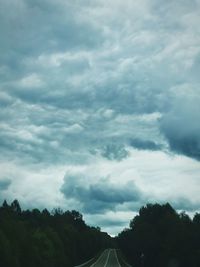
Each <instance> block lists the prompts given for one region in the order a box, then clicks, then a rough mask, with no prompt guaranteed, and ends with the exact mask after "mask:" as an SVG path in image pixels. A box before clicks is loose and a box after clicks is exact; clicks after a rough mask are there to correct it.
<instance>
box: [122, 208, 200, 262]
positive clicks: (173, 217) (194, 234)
mask: <svg viewBox="0 0 200 267" xmlns="http://www.w3.org/2000/svg"><path fill="white" fill-rule="evenodd" d="M117 242H118V245H119V247H120V248H121V250H122V251H123V253H124V254H125V255H126V256H127V259H129V262H130V263H132V266H134V267H199V266H200V214H196V215H195V216H194V217H193V219H191V218H190V217H189V216H188V215H187V214H186V213H184V212H183V213H180V214H178V213H177V212H176V211H175V210H174V209H173V208H172V207H171V206H170V205H169V204H165V205H159V204H154V205H153V204H148V205H146V206H144V207H142V208H141V209H140V211H139V215H138V216H136V217H135V218H134V219H133V220H132V221H131V222H130V228H129V229H125V230H124V231H123V232H122V233H120V234H119V235H118V237H117Z"/></svg>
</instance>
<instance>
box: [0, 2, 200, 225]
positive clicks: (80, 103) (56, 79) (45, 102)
mask: <svg viewBox="0 0 200 267" xmlns="http://www.w3.org/2000/svg"><path fill="white" fill-rule="evenodd" d="M199 10H200V2H199V1H198V0H191V1H190V2H188V1H186V0H183V1H176V2H174V1H171V0H170V1H167V2H164V3H162V4H161V3H160V1H158V0H151V1H150V0H136V1H131V0H128V1H122V0H111V1H106V0H94V1H90V0H86V1H84V2H83V1H80V0H73V1H72V0H68V1H64V0H58V1H53V0H48V1H47V0H44V1H38V0H37V1H36V0H34V1H32V0H11V1H9V3H8V2H6V1H2V2H1V3H0V31H1V43H0V62H1V63H0V108H1V112H0V149H1V153H0V163H1V165H0V166H1V176H0V188H1V189H0V190H1V191H2V196H3V197H6V198H8V199H11V198H12V197H18V198H20V199H21V201H22V202H23V203H24V205H25V206H32V202H34V198H35V199H37V203H38V205H40V206H41V207H42V206H44V205H45V204H46V203H48V202H46V199H50V200H49V202H50V203H51V204H49V206H50V207H52V206H54V205H60V206H62V207H63V208H65V207H68V205H72V206H73V203H74V205H75V204H77V203H82V204H81V205H82V206H81V209H82V211H83V212H85V213H86V214H87V216H88V218H90V219H89V220H91V221H92V220H94V221H95V218H99V220H101V221H102V218H100V217H98V216H97V215H94V216H93V219H91V218H92V217H90V215H89V213H90V212H91V214H93V213H95V212H97V213H99V212H100V213H102V212H105V213H108V212H109V210H110V209H114V210H115V211H116V213H117V212H121V211H119V210H120V209H121V208H122V207H123V208H125V207H126V209H127V211H126V212H130V211H132V210H133V211H134V212H135V210H136V209H137V207H138V205H139V204H138V203H140V204H142V203H143V202H144V201H146V200H152V201H154V200H156V201H159V200H160V201H162V200H163V201H164V200H165V198H164V197H161V194H160V193H159V192H163V191H162V185H163V184H164V185H165V183H167V182H166V181H168V178H167V175H171V176H172V177H173V180H170V186H169V187H168V189H167V190H168V192H166V200H167V199H168V198H169V196H170V190H171V189H170V188H174V187H173V186H174V184H176V183H177V181H178V180H179V179H180V180H181V178H180V177H181V176H182V177H184V178H182V179H183V180H184V184H185V185H186V186H187V185H188V186H187V187H189V188H190V186H191V188H190V190H189V192H190V194H189V195H187V194H186V192H182V194H181V193H180V194H178V196H177V197H176V196H175V195H174V196H173V199H172V200H173V202H174V203H175V205H177V207H179V208H180V209H181V206H182V207H186V206H187V207H188V209H189V206H190V207H195V205H197V203H198V201H199V200H198V199H197V198H195V200H191V201H189V198H190V197H192V196H193V194H192V192H194V190H195V189H194V188H195V186H194V184H196V186H199V184H198V181H197V179H196V177H197V172H198V170H199V169H198V167H197V166H199V160H200V126H199V125H200V124H199V119H200V117H199V114H200V108H199V107H200V91H199V84H200V80H199V70H200V37H199V36H200V35H199V22H200V18H199ZM141 155H143V157H144V158H141V163H139V162H138V161H137V159H138V158H140V157H141ZM158 155H159V156H160V158H159V159H157V157H158ZM154 157H155V158H156V160H157V161H158V162H159V163H160V165H161V166H162V169H160V168H158V167H156V165H154V166H155V168H154V169H153V171H149V165H148V164H147V162H156V160H154ZM171 157H174V158H175V159H176V160H175V161H176V166H175V167H174V165H173V164H172V161H171ZM144 159H145V160H146V163H145V162H144ZM130 162H131V164H130ZM140 164H141V165H140ZM149 164H150V163H149ZM171 164H172V167H171ZM196 164H197V165H196ZM5 166H6V168H5ZM91 166H101V167H102V169H103V171H102V172H101V171H100V170H99V169H98V168H99V167H98V168H97V169H98V172H100V173H97V172H95V171H91V173H92V176H93V177H94V178H93V181H92V182H91V181H90V182H88V180H87V175H86V173H85V171H83V172H82V171H80V169H81V168H89V169H90V170H91ZM113 166H115V167H113ZM117 166H121V167H120V168H121V169H120V173H116V175H115V176H113V175H112V173H113V172H115V169H116V168H117ZM131 166H132V167H131ZM140 166H142V168H141V167H140ZM2 168H3V169H2ZM156 168H157V169H158V170H157V172H156V171H155V170H156ZM168 168H170V169H172V170H173V171H172V173H170V174H169V172H168ZM53 169H54V171H52V170H53ZM108 169H109V170H110V171H108ZM71 170H73V171H71ZM111 170H112V171H111ZM147 170H148V175H147ZM183 170H184V171H183ZM15 172H16V173H17V174H18V177H16V174H15ZM71 172H72V174H73V175H75V176H73V175H72V176H70V175H71ZM127 172H128V173H129V172H130V173H131V175H130V177H129V179H127V178H126V175H128V176H129V174H127ZM185 172H186V173H187V175H186V174H185ZM52 173H53V174H54V177H53V176H52ZM121 173H124V175H123V178H121V179H125V180H123V181H125V182H123V181H120V180H118V178H117V176H119V177H122V176H121ZM188 173H190V181H191V182H190V181H189V178H188V177H189V175H188ZM68 174H70V175H68ZM100 174H101V175H100ZM175 174H176V175H175ZM26 175H27V176H30V178H25V177H26ZM5 177H9V179H8V180H7V178H5ZM48 177H49V178H48ZM63 177H65V178H63ZM90 177H91V175H90ZM103 177H104V178H103ZM106 177H107V178H106ZM108 177H109V178H108ZM138 177H140V179H139V178H138ZM26 179H28V181H29V183H28V182H26ZM158 180H159V182H158ZM22 181H23V182H25V184H26V186H27V187H28V188H30V189H31V190H32V191H33V193H31V196H27V194H26V192H25V191H26V190H25V189H24V187H23V186H22ZM148 181H150V182H151V183H152V186H154V187H156V188H157V189H156V190H153V193H152V194H150V191H149V190H148V189H147V188H148ZM45 183H46V184H47V185H46V187H45V186H44V184H45ZM190 183H191V184H192V185H191V184H190ZM30 184H31V186H30ZM41 185H43V187H42V188H43V189H42V188H41ZM55 185H56V186H55ZM37 186H40V190H41V193H40V192H38V189H37ZM54 186H55V188H56V189H55V192H53V188H54ZM60 188H62V190H61V191H62V193H61V192H60ZM70 188H71V190H70ZM147 191H148V192H147ZM180 192H181V190H180ZM44 196H45V197H44ZM50 196H52V197H50ZM90 199H92V200H93V201H91V202H90V201H89V200H90ZM181 199H182V200H181ZM183 199H186V200H188V203H190V204H189V205H186V206H185V205H184V203H183V202H184V201H183ZM176 203H178V204H176ZM180 203H182V204H180ZM179 204H180V205H179ZM77 207H78V204H77ZM95 216H97V217H95ZM112 216H113V215H112ZM126 218H127V217H126ZM118 219H119V218H118ZM112 220H113V217H112V218H111V221H112ZM119 223H121V222H120V220H119ZM106 227H107V226H106ZM106 229H107V228H106ZM116 229H117V228H116Z"/></svg>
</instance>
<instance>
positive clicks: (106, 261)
mask: <svg viewBox="0 0 200 267" xmlns="http://www.w3.org/2000/svg"><path fill="white" fill-rule="evenodd" d="M110 252H111V249H110V250H109V252H108V256H107V259H106V263H105V265H104V267H106V265H107V264H108V259H109V257H110Z"/></svg>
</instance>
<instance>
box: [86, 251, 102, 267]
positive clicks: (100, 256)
mask: <svg viewBox="0 0 200 267" xmlns="http://www.w3.org/2000/svg"><path fill="white" fill-rule="evenodd" d="M105 252H106V250H104V252H102V254H101V256H100V257H99V258H98V259H97V260H96V261H95V262H94V263H93V264H92V265H91V266H90V267H93V266H94V265H95V264H97V262H98V261H99V260H100V259H101V258H102V256H103V255H104V253H105Z"/></svg>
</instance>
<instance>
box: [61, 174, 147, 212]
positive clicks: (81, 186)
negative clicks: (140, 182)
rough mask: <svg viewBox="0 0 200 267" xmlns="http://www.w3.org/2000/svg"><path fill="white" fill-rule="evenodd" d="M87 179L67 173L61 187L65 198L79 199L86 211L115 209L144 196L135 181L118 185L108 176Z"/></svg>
mask: <svg viewBox="0 0 200 267" xmlns="http://www.w3.org/2000/svg"><path fill="white" fill-rule="evenodd" d="M86 181H87V177H80V176H79V177H78V176H70V175H69V176H68V175H66V176H65V180H64V184H63V185H62V188H61V192H62V193H63V194H64V196H65V198H66V199H68V200H69V199H74V200H75V201H78V202H79V203H80V204H79V208H80V206H81V205H82V210H83V211H84V212H86V213H91V214H95V213H104V212H105V211H107V210H115V209H116V208H117V206H118V205H123V204H125V203H129V202H137V201H139V200H140V199H141V197H142V193H141V192H140V190H139V189H138V188H137V186H136V185H135V183H134V182H127V183H126V184H120V185H116V184H113V183H111V182H110V181H109V179H107V178H106V179H101V180H99V181H93V182H92V183H90V182H89V181H88V182H87V183H86Z"/></svg>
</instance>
